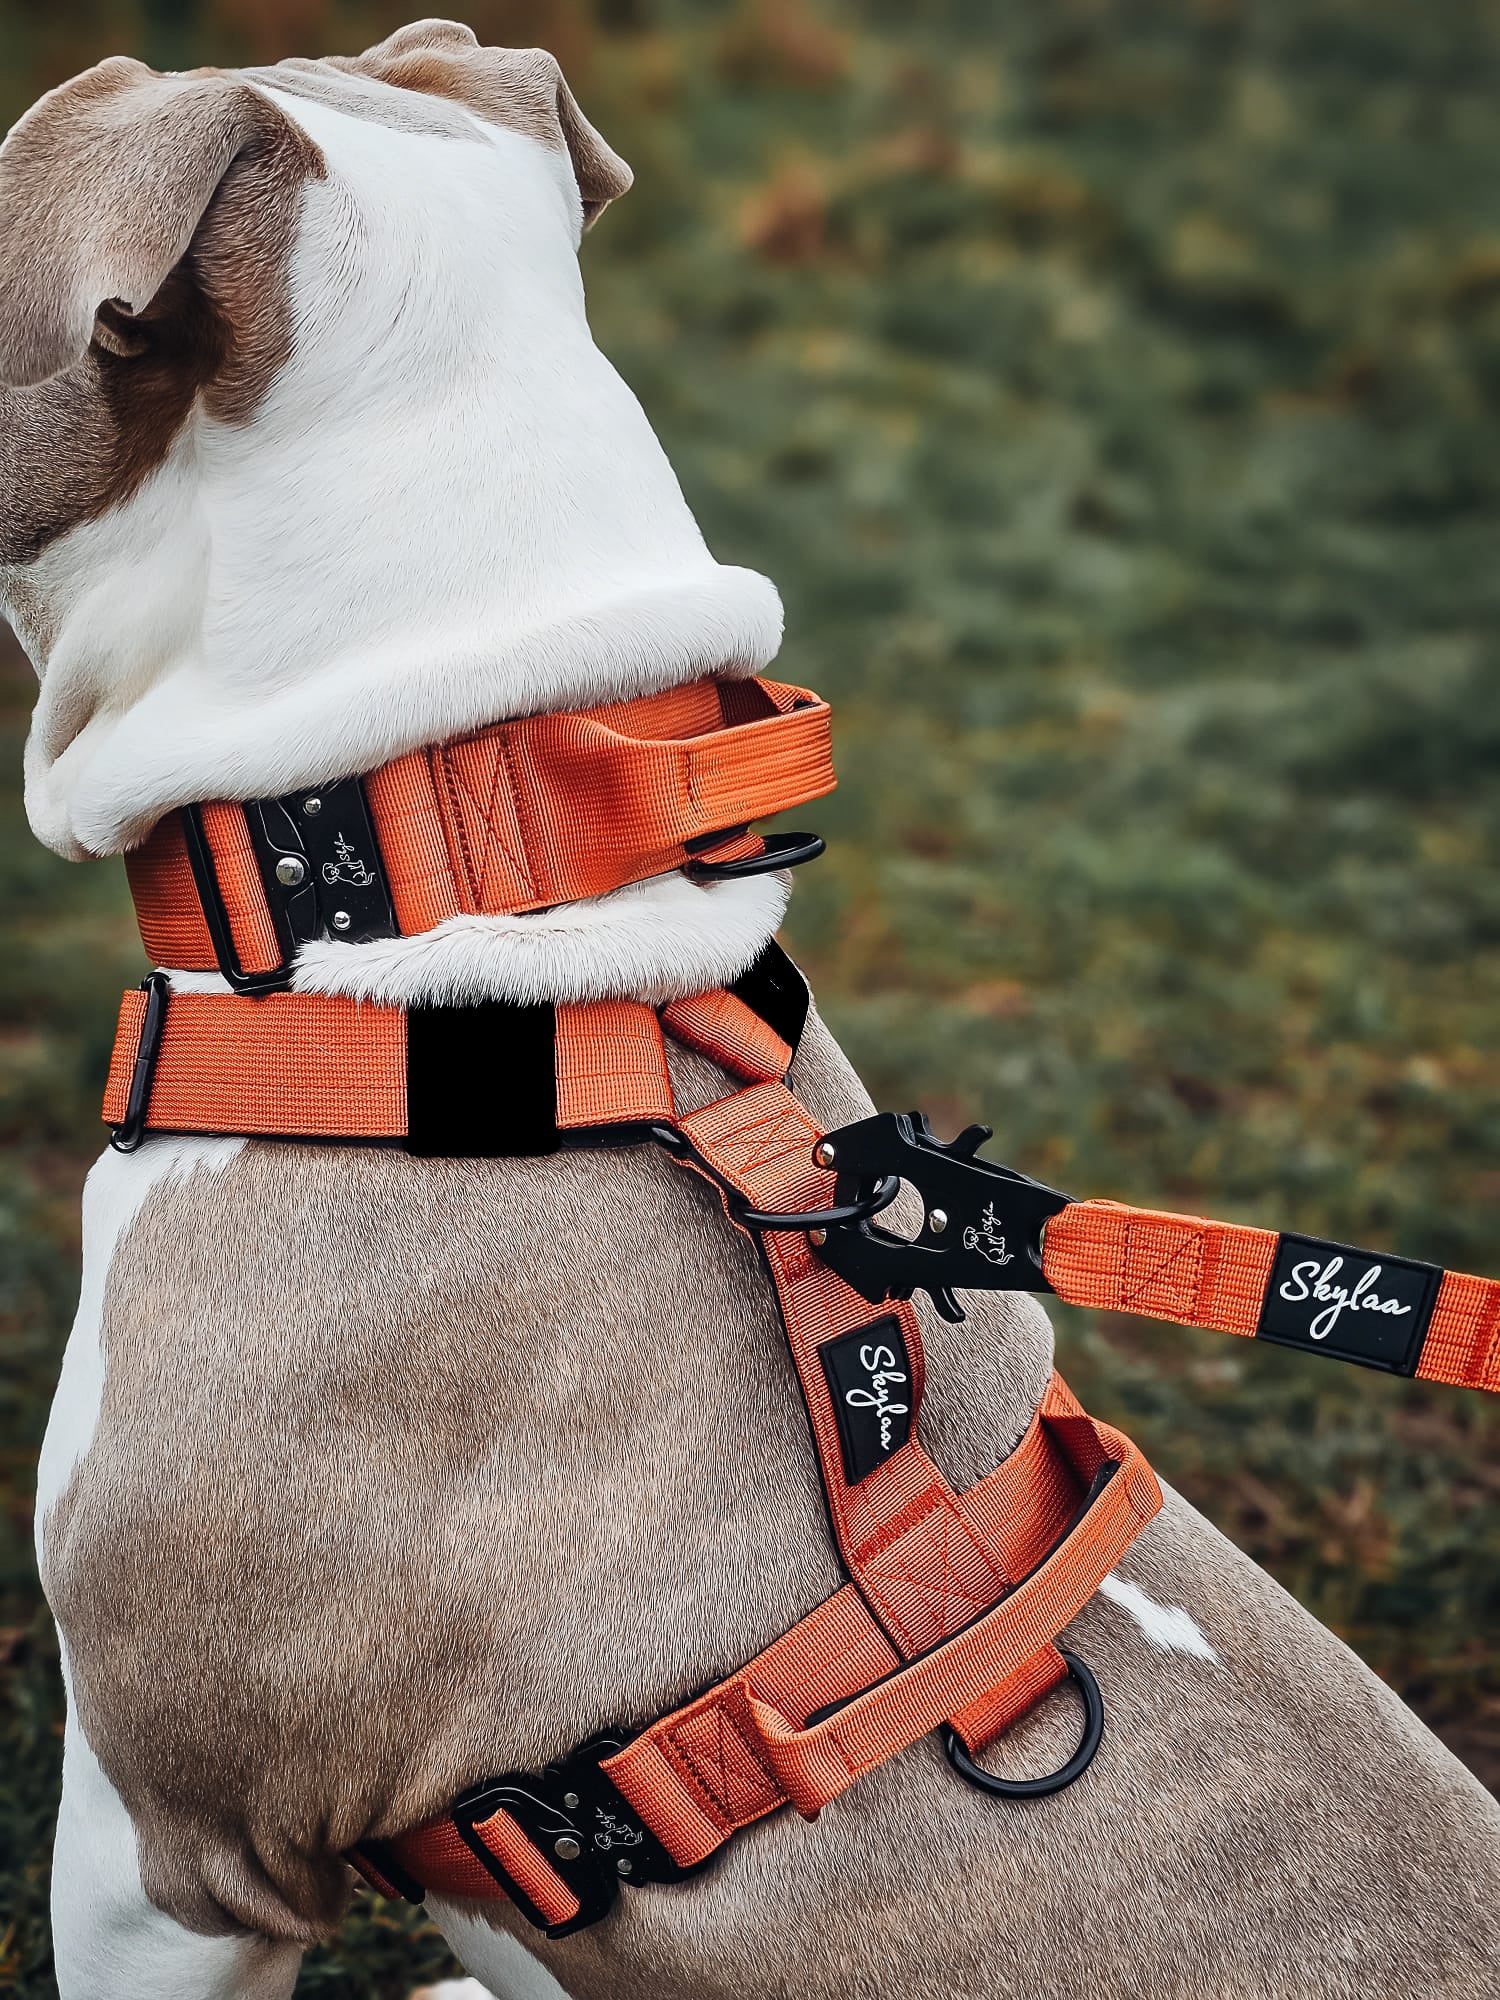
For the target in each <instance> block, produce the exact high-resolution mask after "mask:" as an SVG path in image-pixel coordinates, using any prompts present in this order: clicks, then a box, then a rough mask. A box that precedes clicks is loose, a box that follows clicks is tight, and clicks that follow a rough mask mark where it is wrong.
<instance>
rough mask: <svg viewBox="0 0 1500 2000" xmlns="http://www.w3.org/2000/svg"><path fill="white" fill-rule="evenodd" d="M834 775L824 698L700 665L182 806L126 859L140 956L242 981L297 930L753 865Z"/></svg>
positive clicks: (367, 932) (375, 926)
mask: <svg viewBox="0 0 1500 2000" xmlns="http://www.w3.org/2000/svg"><path fill="white" fill-rule="evenodd" d="M834 783H835V780H834V774H833V764H832V752H831V743H830V729H829V713H828V705H827V703H826V702H824V701H823V700H822V699H821V697H819V696H818V695H815V694H813V693H811V692H810V691H809V690H808V689H806V688H798V687H791V686H788V685H786V684H784V683H781V682H778V681H770V680H764V679H743V680H734V679H705V680H699V681H694V682H691V683H689V684H687V685H685V686H682V687H676V688H669V689H667V690H665V691H664V692H662V693H659V694H652V695H643V696H641V697H639V698H638V699H636V700H633V701H625V702H613V703H608V704H605V705H603V706H601V707H598V708H592V709H586V710H582V711H579V712H577V713H574V714H563V715H538V716H527V717H522V718H521V719H519V720H516V721H510V722H501V723H496V724H494V725H492V726H491V727H490V728H487V729H482V730H480V731H478V732H477V733H475V734H474V735H471V736H467V737H464V738H462V739H460V740H459V741H457V742H451V743H445V744H442V745H438V746H436V747H432V748H427V749H422V750H414V751H410V752H408V753H407V754H406V755H404V756H401V757H397V758H395V759H393V761H392V762H390V763H388V764H385V765H383V766H381V768H380V769H378V770H376V771H372V772H370V773H368V774H366V775H365V776H364V777H363V778H362V779H353V778H346V779H343V780H338V781H335V782H333V783H330V784H323V785H310V786H304V787H302V788H301V789H300V790H298V791H296V792H292V793H288V794H287V795H285V796H284V797H282V798H279V799H261V800H251V801H249V802H248V803H244V804H241V803H234V802H220V803H211V804H206V805H202V806H193V807H185V808H183V809H182V810H181V811H177V812H171V813H168V814H166V815H165V817H164V818H163V819H162V820H160V821H159V822H158V824H157V826H156V828H155V829H154V830H153V832H152V833H151V835H150V837H149V838H148V839H147V840H146V842H145V843H144V844H143V845H142V846H141V847H139V848H138V849H136V850H135V851H134V852H133V853H131V854H129V855H127V857H126V869H127V873H128V875H129V879H130V887H131V893H132V895H133V896H134V899H135V905H136V912H137V916H138V919H139V922H140V927H141V936H142V939H143V941H144V943H145V947H146V951H147V954H148V956H149V957H150V958H151V960H152V962H153V963H155V964H158V965H171V966H176V967H178V968H179V969H180V970H184V971H214V970H223V971H224V973H225V975H226V977H229V978H230V979H231V983H236V982H239V983H247V984H253V983H254V982H256V981H264V980H267V979H269V978H271V977H272V976H273V975H275V976H279V975H284V973H285V972H286V970H287V967H288V963H289V960H290V958H291V956H292V955H293V953H294V951H295V948H296V946H297V945H298V944H300V943H303V942H306V941H307V940H309V939H310V938H313V937H318V936H323V935H330V936H335V937H339V938H342V939H345V940H347V941H349V942H356V943H357V942H362V941H365V940H368V939H370V938H373V937H382V936H393V935H397V934H400V935H403V936H413V935H415V934H416V933H417V932H420V931H426V930H430V929H432V928H433V927H434V926H435V925H437V924H440V923H442V922H444V921H445V920H446V919H448V918H450V917H455V916H461V915H468V914H477V915H486V916H496V915H503V914H512V913H514V914H519V913H522V912H526V911H534V910H540V909H546V908H550V907H551V906H552V905H554V904H557V903H568V902H576V901H578V900H580V899H581V898H584V897H589V896H599V895H603V894H605V893H606V892H608V891H610V890H613V889H618V888H622V887H623V886H625V885H626V884H627V883H630V882H638V881H643V880H645V879H646V878H647V877H649V876H653V875H661V874H665V873H667V872H669V871H670V870H672V869H676V868H682V867H687V868H689V869H697V870H699V871H701V872H702V873H704V875H705V876H708V877H712V876H714V875H715V874H722V873H725V872H728V871H733V870H735V869H743V870H752V869H753V868H754V865H755V862H756V860H757V858H758V857H759V858H763V857H764V856H765V853H766V841H765V840H764V839H763V838H762V837H761V836H759V835H757V834H751V833H749V832H747V831H746V827H747V824H748V822H749V821H751V820H754V819H760V818H763V817H765V816H766V815H767V814H770V813H774V812H779V811H781V810H783V809H784V808H786V807H789V806H794V805H804V804H806V803H807V802H808V801H809V800H812V799H816V798H821V797H822V796H823V795H824V794H825V793H827V792H830V791H832V790H833V788H834ZM778 838H779V839H780V840H781V842H782V843H783V844H785V842H786V840H787V838H788V837H786V836H780V837H778ZM818 845H819V843H813V844H812V847H811V848H808V847H805V846H804V848H803V849H802V850H801V856H802V858H806V855H807V853H808V852H811V851H816V848H817V846H818ZM773 852H774V848H773ZM788 858H789V859H794V858H797V857H796V855H789V857H788Z"/></svg>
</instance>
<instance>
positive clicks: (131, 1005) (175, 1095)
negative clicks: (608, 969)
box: [104, 991, 672, 1153]
mask: <svg viewBox="0 0 1500 2000" xmlns="http://www.w3.org/2000/svg"><path fill="white" fill-rule="evenodd" d="M147 1005H148V1003H147V996H146V994H145V993H143V992H140V991H133V992H130V993H127V994H126V995H125V997H124V999H123V1001H122V1002H121V1006H120V1022H119V1028H118V1031H117V1033H116V1037H115V1046H114V1052H113V1055H112V1056H111V1059H110V1067H109V1081H108V1083H107V1085H106V1088H105V1093H104V1118H105V1121H106V1123H108V1124H110V1125H114V1126H119V1125H120V1124H121V1123H122V1121H123V1120H124V1118H125V1115H126V1110H127V1106H128V1104H129V1099H130V1090H131V1081H132V1077H133V1076H134V1074H135V1072H136V1067H137V1057H138V1055H139V1053H140V1047H141V1036H142V1030H143V1028H144V1026H145V1023H146V1018H147ZM539 1016H540V1017H544V1018H543V1019H538V1018H537V1017H539ZM419 1030H420V1034H419V1032H418V1031H419ZM523 1030H524V1031H526V1033H527V1034H528V1035H530V1037H531V1039H530V1041H529V1042H528V1043H526V1044H525V1045H524V1046H519V1047H518V1037H519V1036H520V1034H521V1032H522V1031H523ZM445 1044H447V1045H450V1046H448V1047H447V1049H446V1052H445ZM433 1048H436V1050H437V1051H438V1067H437V1069H436V1071H435V1073H434V1058H433V1056H432V1054H431V1053H430V1052H429V1053H428V1054H427V1055H426V1056H425V1058H424V1057H423V1055H422V1051H424V1050H429V1051H430V1050H431V1049H433ZM548 1061H550V1063H551V1066H552V1076H551V1078H550V1079H539V1078H537V1077H536V1076H534V1075H533V1074H531V1070H532V1068H533V1066H534V1065H535V1063H537V1062H544V1063H545V1062H548ZM424 1078H425V1079H427V1080H426V1081H425V1082H424ZM419 1086H420V1087H421V1089H422V1091H423V1094H424V1095H425V1096H427V1097H430V1096H432V1095H434V1094H440V1095H441V1096H442V1097H443V1099H444V1101H445V1104H447V1105H448V1108H449V1109H450V1110H451V1111H452V1112H453V1113H454V1122H459V1121H461V1120H462V1119H463V1118H464V1117H465V1116H466V1115H467V1116H468V1118H469V1122H470V1124H471V1128H472V1131H473V1134H474V1143H473V1144H472V1145H468V1146H463V1145H457V1146H454V1147H452V1148H451V1149H452V1150H455V1151H458V1150H467V1151H471V1152H477V1153H484V1152H490V1153H503V1152H533V1151H538V1152H542V1151H549V1150H552V1148H554V1147H555V1146H556V1145H557V1144H558V1143H560V1141H561V1136H562V1135H564V1134H567V1133H574V1132H582V1131H585V1130H587V1129H589V1128H591V1127H595V1126H606V1125H616V1124H634V1123H643V1124H644V1123H651V1122H654V1121H656V1120H665V1119H669V1118H670V1117H671V1115H672V1093H671V1086H670V1084H669V1083H668V1080H667V1069H666V1052H665V1049H664V1048H663V1045H662V1035H661V1026H660V1023H659V1022H658V1020H657V1017H656V1014H655V1012H654V1011H653V1010H652V1009H651V1008H650V1007H645V1006H642V1005H640V1004H639V1003H637V1002H635V1001H629V1000H605V1001H598V1002H595V1003H594V1004H592V1005H590V1006H578V1007H571V1006H563V1007H558V1008H557V1009H556V1010H552V1009H538V1008H517V1009H506V1008H503V1007H489V1008H454V1009H451V1010H449V1009H439V1010H433V1011H431V1012H429V1013H428V1014H426V1015H419V1014H412V1015H408V1014H406V1013H405V1012H403V1011H402V1010H401V1009H400V1008H395V1007H377V1006H374V1005H371V1004H370V1003H368V1002H362V1001H357V1000H347V999H343V998H341V997H339V996H337V995H331V994H318V993H268V994H264V995H261V996H259V997H256V998H251V997H249V996H247V995H244V994H238V993H172V994H171V997H170V999H169V1000H168V1002H167V1004H166V1009H165V1014H164V1017H163V1022H162V1028H161V1039H160V1043H159V1045H158V1048H157V1050H156V1056H155V1063H154V1068H153V1070H152V1074H151V1086H150V1094H149V1098H148V1101H147V1105H146V1108H145V1115H144V1119H143V1129H144V1130H146V1131H165V1132H241V1133H247V1134H249V1135H251V1136H252V1137H257V1136H265V1137H276V1138H308V1139H347V1140H361V1139H364V1140H369V1139H390V1140H398V1139H412V1138H414V1137H416V1136H417V1135H418V1132H419V1130H420V1127H419V1121H418V1110H419V1105H418V1102H417V1101H416V1098H415V1096H414V1092H415V1091H416V1089H417V1088H418V1087H419ZM539 1095H540V1096H542V1097H543V1098H544V1100H545V1101H544V1103H543V1106H542V1110H541V1113H540V1118H539V1121H538V1122H539V1124H540V1138H539V1140H535V1141H527V1142H526V1143H521V1142H519V1141H517V1140H515V1139H514V1138H513V1136H512V1135H514V1133H515V1131H516V1123H515V1118H516V1114H515V1110H514V1104H515V1101H516V1100H519V1099H520V1098H521V1097H522V1096H527V1097H531V1098H536V1097H538V1096H539ZM412 1150H414V1151H422V1152H434V1151H438V1150H440V1148H439V1146H437V1145H434V1144H426V1143H424V1144H420V1145H414V1146H413V1148H412Z"/></svg>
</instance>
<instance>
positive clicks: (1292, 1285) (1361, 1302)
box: [1280, 1257, 1411, 1340]
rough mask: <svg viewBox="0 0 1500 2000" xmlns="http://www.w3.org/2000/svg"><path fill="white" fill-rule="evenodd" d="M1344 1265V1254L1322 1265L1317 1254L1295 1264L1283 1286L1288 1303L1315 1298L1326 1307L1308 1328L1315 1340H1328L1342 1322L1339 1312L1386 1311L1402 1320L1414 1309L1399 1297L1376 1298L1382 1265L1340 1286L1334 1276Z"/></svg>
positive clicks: (1283, 1294) (1282, 1293) (1292, 1303)
mask: <svg viewBox="0 0 1500 2000" xmlns="http://www.w3.org/2000/svg"><path fill="white" fill-rule="evenodd" d="M1343 1268H1344V1260H1343V1258H1342V1257H1330V1258H1329V1260H1328V1262H1327V1263H1326V1264H1324V1265H1323V1266H1322V1267H1321V1269H1320V1268H1319V1265H1318V1261H1317V1259H1316V1258H1315V1257H1310V1258H1309V1259H1308V1260H1307V1262H1306V1263H1305V1264H1294V1265H1293V1266H1292V1275H1291V1276H1290V1277H1289V1278H1288V1279H1287V1280H1286V1281H1285V1283H1284V1284H1283V1285H1282V1286H1281V1288H1280V1289H1281V1296H1282V1298H1284V1299H1286V1300H1287V1301H1288V1303H1289V1304H1291V1305H1296V1304H1298V1303H1299V1302H1300V1301H1301V1300H1303V1299H1316V1300H1317V1301H1318V1303H1319V1304H1320V1305H1321V1306H1322V1308H1323V1310H1322V1311H1321V1312H1320V1313H1318V1314H1316V1315H1315V1316H1314V1319H1313V1322H1312V1325H1311V1326H1310V1327H1309V1328H1308V1329H1307V1330H1308V1333H1309V1334H1310V1335H1311V1337H1312V1338H1313V1339H1314V1340H1326V1339H1327V1338H1328V1336H1329V1334H1330V1333H1332V1332H1333V1329H1334V1328H1335V1327H1336V1326H1337V1325H1338V1323H1339V1315H1340V1313H1342V1312H1344V1311H1346V1310H1349V1311H1354V1312H1377V1313H1386V1314H1388V1315H1389V1316H1390V1317H1391V1318H1393V1319H1400V1318H1401V1317H1402V1316H1403V1315H1404V1314H1406V1313H1409V1312H1410V1311H1411V1307H1410V1306H1404V1305H1402V1304H1401V1303H1400V1301H1399V1300H1397V1299H1382V1298H1377V1296H1376V1294H1375V1281H1376V1279H1377V1278H1378V1277H1379V1276H1380V1266H1379V1265H1378V1264H1372V1265H1371V1266H1370V1268H1369V1270H1368V1271H1366V1272H1365V1274H1364V1276H1363V1277H1361V1278H1359V1279H1357V1280H1356V1282H1355V1283H1354V1284H1353V1285H1352V1286H1349V1285H1337V1284H1335V1283H1334V1279H1335V1278H1337V1276H1338V1274H1339V1272H1340V1271H1342V1270H1343Z"/></svg>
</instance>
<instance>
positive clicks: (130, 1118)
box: [109, 972, 172, 1153]
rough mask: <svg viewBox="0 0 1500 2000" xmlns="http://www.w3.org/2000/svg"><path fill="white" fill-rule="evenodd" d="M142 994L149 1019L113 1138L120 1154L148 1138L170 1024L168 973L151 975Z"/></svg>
mask: <svg viewBox="0 0 1500 2000" xmlns="http://www.w3.org/2000/svg"><path fill="white" fill-rule="evenodd" d="M141 991H142V992H143V993H144V994H145V996H146V1016H145V1019H144V1020H143V1021H142V1022H141V1039H140V1041H139V1043H138V1044H137V1046H136V1052H135V1065H134V1067H133V1068H132V1070H131V1072H130V1090H129V1092H128V1094H127V1096H126V1099H125V1116H124V1117H123V1118H122V1119H121V1120H120V1122H119V1124H118V1125H116V1126H115V1128H114V1129H113V1131H112V1132H111V1133H110V1135H109V1143H110V1144H111V1145H112V1146H113V1147H114V1149H115V1151H116V1152H117V1153H133V1152H134V1151H135V1149H136V1148H137V1146H139V1145H140V1143H141V1141H142V1139H144V1138H145V1136H146V1118H147V1115H148V1113H149V1112H150V1109H151V1086H152V1084H153V1083H154V1082H155V1081H156V1065H157V1062H158V1060H159V1058H160V1056H161V1038H162V1032H163V1030H164V1029H165V1028H166V1025H167V1002H168V1001H169V1000H170V999H171V997H172V982H171V981H170V980H169V979H168V978H167V975H166V974H165V973H164V972H152V973H148V974H147V976H146V977H145V978H144V979H143V980H142V981H141Z"/></svg>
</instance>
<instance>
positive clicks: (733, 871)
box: [682, 826, 828, 882]
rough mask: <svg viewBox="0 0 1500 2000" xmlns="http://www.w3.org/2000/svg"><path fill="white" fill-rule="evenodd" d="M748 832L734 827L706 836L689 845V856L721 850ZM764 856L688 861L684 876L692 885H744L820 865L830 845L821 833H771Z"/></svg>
mask: <svg viewBox="0 0 1500 2000" xmlns="http://www.w3.org/2000/svg"><path fill="white" fill-rule="evenodd" d="M745 831H746V828H744V827H742V826H732V827H729V828H727V829H726V830H725V831H724V832H723V833H707V834H702V835H700V837H699V838H698V839H697V840H690V841H688V843H687V849H688V852H689V854H691V853H692V851H693V849H694V848H695V847H717V846H719V845H720V844H721V843H722V842H723V841H726V840H730V839H732V838H733V837H734V835H735V834H737V833H744V832H745ZM764 839H765V843H766V851H765V853H764V854H747V855H745V856H744V858H743V859H742V860H739V861H696V860H694V861H685V862H684V863H683V867H682V872H683V874H684V875H686V876H687V877H688V879H689V880H690V881H692V882H742V881H743V880H744V879H745V877H746V876H747V875H774V874H775V872H776V870H777V869H778V868H800V867H801V866H802V864H803V862H804V861H816V860H817V858H818V856H819V855H820V854H821V853H823V851H824V849H825V848H826V847H827V845H828V843H827V841H826V840H824V838H823V836H822V835H821V834H819V833H768V834H766V835H765V836H764Z"/></svg>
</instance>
